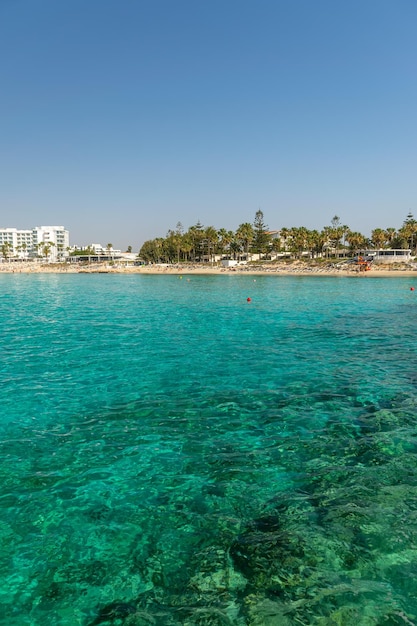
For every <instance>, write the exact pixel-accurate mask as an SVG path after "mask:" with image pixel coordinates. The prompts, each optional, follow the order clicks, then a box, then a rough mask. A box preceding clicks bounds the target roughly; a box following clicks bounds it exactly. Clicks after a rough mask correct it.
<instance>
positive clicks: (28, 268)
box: [0, 261, 417, 278]
mask: <svg viewBox="0 0 417 626" xmlns="http://www.w3.org/2000/svg"><path fill="white" fill-rule="evenodd" d="M0 272H2V273H16V274H19V273H25V274H39V273H48V274H51V273H58V274H103V273H105V274H157V275H160V274H171V275H190V274H196V275H197V274H199V275H209V274H246V275H253V276H257V275H265V274H268V275H275V276H294V275H301V276H349V277H360V278H367V277H372V276H380V277H390V278H391V277H404V276H410V277H411V276H416V277H417V268H415V269H414V268H410V267H404V265H400V264H398V265H397V264H395V265H394V264H392V265H391V266H389V265H373V266H372V268H371V270H369V271H366V272H363V271H362V272H360V271H358V268H357V267H356V266H354V265H347V266H346V265H337V264H334V265H331V264H329V265H325V266H320V265H314V264H310V265H309V264H307V263H302V262H297V261H294V262H293V263H289V264H287V263H278V264H277V263H271V264H262V265H249V266H246V265H242V266H238V267H233V268H224V267H218V266H216V267H212V266H207V265H200V264H187V265H165V264H161V265H158V264H154V265H140V266H132V265H129V266H125V265H122V264H115V265H110V264H108V263H100V264H91V265H82V266H79V265H75V264H69V263H59V264H58V263H56V264H52V263H33V262H31V263H28V262H21V263H8V262H3V263H0Z"/></svg>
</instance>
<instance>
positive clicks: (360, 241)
mask: <svg viewBox="0 0 417 626" xmlns="http://www.w3.org/2000/svg"><path fill="white" fill-rule="evenodd" d="M346 241H347V242H348V243H349V245H350V249H351V251H352V252H353V253H358V252H359V250H361V249H363V248H365V247H366V243H367V239H366V237H365V236H364V235H362V233H358V232H356V231H350V232H349V233H348V234H347V235H346Z"/></svg>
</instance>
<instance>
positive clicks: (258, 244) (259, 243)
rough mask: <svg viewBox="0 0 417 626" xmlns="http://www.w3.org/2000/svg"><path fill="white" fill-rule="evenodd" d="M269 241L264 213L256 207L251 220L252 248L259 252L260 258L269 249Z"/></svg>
mask: <svg viewBox="0 0 417 626" xmlns="http://www.w3.org/2000/svg"><path fill="white" fill-rule="evenodd" d="M270 241H271V237H270V235H269V233H268V226H267V225H266V224H265V222H264V214H263V212H262V211H261V209H258V210H257V211H256V213H255V219H254V221H253V241H252V249H253V251H254V252H256V253H258V254H259V258H260V259H261V258H262V254H266V252H267V250H268V249H269V244H270Z"/></svg>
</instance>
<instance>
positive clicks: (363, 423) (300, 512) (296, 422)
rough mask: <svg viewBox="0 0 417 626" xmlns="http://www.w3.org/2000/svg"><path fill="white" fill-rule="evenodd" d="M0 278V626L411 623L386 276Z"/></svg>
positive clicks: (405, 434) (406, 422)
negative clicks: (0, 413)
mask: <svg viewBox="0 0 417 626" xmlns="http://www.w3.org/2000/svg"><path fill="white" fill-rule="evenodd" d="M0 286H1V289H2V294H3V298H2V299H1V300H0V314H1V318H2V365H1V367H2V376H1V380H0V402H1V406H2V421H1V425H0V446H1V457H0V458H1V463H0V473H1V484H2V490H1V494H0V510H1V516H0V541H1V547H2V557H3V558H2V561H1V563H2V564H1V581H2V583H1V587H0V603H1V611H0V615H1V616H2V617H0V623H2V624H3V623H4V624H7V625H11V626H17V625H19V626H20V625H24V624H27V625H33V626H38V625H39V626H40V625H43V624H45V623H48V624H51V626H54V625H56V626H61V625H62V626H72V625H77V624H81V625H85V626H97V625H99V624H101V625H103V626H106V625H107V624H111V625H115V626H116V625H118V624H125V625H127V626H129V625H130V626H134V625H136V626H137V625H147V624H158V625H162V626H164V625H167V626H170V625H172V626H178V625H184V624H185V625H189V626H194V625H199V626H202V625H207V626H209V625H210V626H216V625H223V624H229V625H230V624H236V625H237V626H240V625H242V626H243V625H248V626H275V625H277V624H280V625H281V624H282V625H284V626H291V625H292V624H294V625H298V624H320V625H326V626H327V625H328V626H333V625H334V624H341V625H343V626H344V625H347V626H349V625H350V624H355V625H358V624H359V625H368V624H369V625H371V624H372V625H379V624H381V626H382V625H392V624H414V623H417V600H416V598H417V582H416V576H415V572H416V568H417V550H416V548H415V546H416V540H417V537H416V532H417V522H416V520H417V513H416V512H417V466H416V450H417V449H416V444H417V439H416V427H415V421H416V403H417V401H416V393H415V392H416V380H417V378H416V374H415V371H416V354H415V353H416V343H415V341H414V333H415V315H416V312H417V305H416V302H415V296H413V295H412V293H410V290H409V284H408V281H407V280H406V279H379V278H375V279H374V278H370V277H367V278H366V279H362V278H359V277H355V278H352V279H343V278H335V277H332V278H318V277H312V278H302V277H292V278H287V277H272V276H265V277H263V276H262V277H257V278H256V281H254V279H253V278H252V277H249V276H210V277H197V276H192V277H191V278H190V279H189V280H182V279H179V278H178V277H173V276H153V277H152V276H113V275H99V276H94V275H86V276H80V275H78V276H73V275H71V276H52V275H50V276H47V275H45V276H24V275H8V276H0ZM248 297H250V298H251V302H250V303H248V302H247V298H248Z"/></svg>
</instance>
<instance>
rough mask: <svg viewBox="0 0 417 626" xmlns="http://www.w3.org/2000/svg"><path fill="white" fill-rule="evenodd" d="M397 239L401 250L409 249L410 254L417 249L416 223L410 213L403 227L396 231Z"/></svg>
mask: <svg viewBox="0 0 417 626" xmlns="http://www.w3.org/2000/svg"><path fill="white" fill-rule="evenodd" d="M398 239H399V243H400V247H401V248H410V250H411V251H412V252H415V251H416V247H417V221H416V220H415V219H414V216H413V214H412V213H411V211H410V212H409V213H408V215H407V217H406V219H405V220H404V222H403V225H402V226H401V228H400V229H399V231H398Z"/></svg>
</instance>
